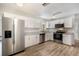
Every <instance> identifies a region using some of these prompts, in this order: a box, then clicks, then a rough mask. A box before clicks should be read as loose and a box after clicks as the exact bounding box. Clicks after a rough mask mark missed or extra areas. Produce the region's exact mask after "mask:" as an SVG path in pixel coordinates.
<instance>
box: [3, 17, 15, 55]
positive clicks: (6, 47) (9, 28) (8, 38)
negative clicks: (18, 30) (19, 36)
mask: <svg viewBox="0 0 79 59" xmlns="http://www.w3.org/2000/svg"><path fill="white" fill-rule="evenodd" d="M2 29H3V30H2V35H3V39H2V55H11V54H13V20H12V19H11V18H8V17H3V19H2Z"/></svg>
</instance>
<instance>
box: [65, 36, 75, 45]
mask: <svg viewBox="0 0 79 59" xmlns="http://www.w3.org/2000/svg"><path fill="white" fill-rule="evenodd" d="M73 40H74V39H73V35H63V43H64V44H67V45H72V44H73Z"/></svg>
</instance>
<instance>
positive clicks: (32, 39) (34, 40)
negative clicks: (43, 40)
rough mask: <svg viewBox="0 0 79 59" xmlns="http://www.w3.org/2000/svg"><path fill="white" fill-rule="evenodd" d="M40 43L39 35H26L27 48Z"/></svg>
mask: <svg viewBox="0 0 79 59" xmlns="http://www.w3.org/2000/svg"><path fill="white" fill-rule="evenodd" d="M38 43H39V35H26V36H25V48H27V47H30V46H33V45H35V44H38Z"/></svg>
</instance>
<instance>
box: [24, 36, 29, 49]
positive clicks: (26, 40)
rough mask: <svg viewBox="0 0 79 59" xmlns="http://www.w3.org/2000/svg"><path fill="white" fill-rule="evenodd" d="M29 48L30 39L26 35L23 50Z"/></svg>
mask: <svg viewBox="0 0 79 59" xmlns="http://www.w3.org/2000/svg"><path fill="white" fill-rule="evenodd" d="M29 46H30V37H29V35H26V36H25V48H27V47H29Z"/></svg>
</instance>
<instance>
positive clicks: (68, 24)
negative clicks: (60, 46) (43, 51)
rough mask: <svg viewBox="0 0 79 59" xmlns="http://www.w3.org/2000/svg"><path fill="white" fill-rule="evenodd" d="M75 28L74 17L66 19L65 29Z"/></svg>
mask: <svg viewBox="0 0 79 59" xmlns="http://www.w3.org/2000/svg"><path fill="white" fill-rule="evenodd" d="M72 26H73V17H69V18H66V19H65V28H72Z"/></svg>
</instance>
